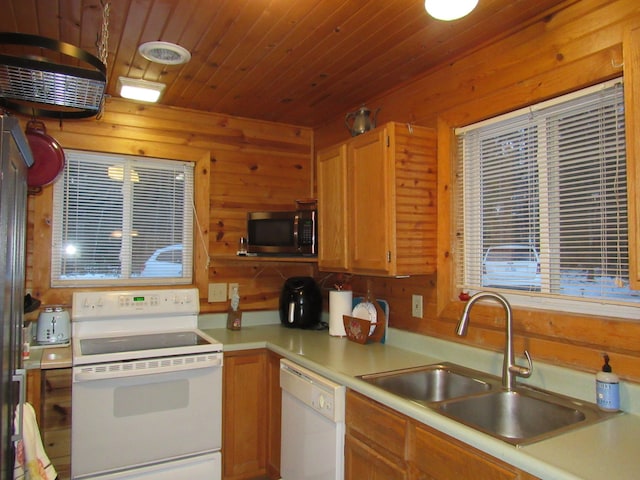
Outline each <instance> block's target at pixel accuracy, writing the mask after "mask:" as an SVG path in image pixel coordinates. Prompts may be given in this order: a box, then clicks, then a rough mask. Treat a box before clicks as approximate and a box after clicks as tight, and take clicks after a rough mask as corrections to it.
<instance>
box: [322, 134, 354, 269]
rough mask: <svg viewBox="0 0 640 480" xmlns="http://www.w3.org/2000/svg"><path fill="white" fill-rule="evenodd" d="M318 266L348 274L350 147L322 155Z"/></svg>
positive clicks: (329, 150) (335, 149) (339, 147)
mask: <svg viewBox="0 0 640 480" xmlns="http://www.w3.org/2000/svg"><path fill="white" fill-rule="evenodd" d="M316 168H317V181H318V225H319V231H318V250H319V252H318V264H319V265H320V267H321V269H322V270H330V271H333V272H346V271H347V270H348V269H349V263H348V262H347V227H348V223H347V214H346V208H347V175H346V172H347V146H346V145H337V146H334V147H331V148H327V149H324V150H322V151H320V152H318V156H317V162H316Z"/></svg>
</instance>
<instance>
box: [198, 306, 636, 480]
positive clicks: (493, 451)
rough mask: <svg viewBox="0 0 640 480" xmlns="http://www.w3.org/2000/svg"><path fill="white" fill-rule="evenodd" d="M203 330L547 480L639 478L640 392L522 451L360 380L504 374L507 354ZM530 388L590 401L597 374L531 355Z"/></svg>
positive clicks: (627, 392)
mask: <svg viewBox="0 0 640 480" xmlns="http://www.w3.org/2000/svg"><path fill="white" fill-rule="evenodd" d="M201 318H202V321H201V323H200V328H202V329H203V330H204V331H205V332H206V333H208V334H209V335H211V336H212V337H214V338H216V339H217V340H219V341H220V342H222V343H223V345H224V350H225V351H234V350H245V349H253V348H268V349H270V350H272V351H274V352H276V353H278V354H280V355H283V356H284V357H286V358H289V359H290V360H292V361H294V362H296V363H298V364H300V365H302V366H304V367H306V368H309V369H310V370H313V371H315V372H317V373H319V374H321V375H324V376H325V377H327V378H329V379H331V380H333V381H335V382H337V383H340V384H343V385H345V386H347V387H348V388H351V389H353V390H356V391H358V392H360V393H363V394H365V395H367V396H369V397H371V398H373V399H375V400H377V401H379V402H381V403H384V404H386V405H388V406H389V407H391V408H393V409H395V410H397V411H399V412H401V413H403V414H405V415H408V416H410V417H412V418H414V419H416V420H418V421H420V422H423V423H425V424H427V425H429V426H431V427H434V428H436V429H438V430H440V431H442V432H443V433H445V434H447V435H450V436H452V437H455V438H458V439H459V440H461V441H463V442H466V443H468V444H470V445H472V446H474V447H476V448H478V449H480V450H483V451H485V452H487V453H488V454H490V455H493V456H494V457H497V458H500V459H502V460H504V461H506V462H507V463H510V464H512V465H514V466H516V467H518V468H520V469H522V470H525V471H527V472H529V473H531V474H533V475H535V476H537V477H540V478H543V479H553V480H562V479H572V480H575V479H593V480H596V479H602V478H607V477H609V478H615V479H616V480H623V479H629V480H630V479H634V480H636V479H638V478H640V458H639V457H638V456H637V450H638V447H637V439H638V438H640V416H639V415H638V412H637V411H633V412H631V413H629V412H630V411H631V410H632V406H633V407H635V408H637V406H636V405H637V403H638V401H637V400H638V390H639V388H637V387H638V386H632V385H623V390H622V403H623V404H622V408H623V409H624V410H625V411H626V412H627V413H625V414H623V415H620V416H616V417H614V418H612V419H608V420H606V421H604V422H601V423H597V424H595V425H591V426H587V427H582V428H578V429H576V430H573V431H571V432H567V433H564V434H562V435H558V436H556V437H554V438H551V439H549V440H543V441H540V442H538V443H535V444H532V445H527V446H523V447H514V446H512V445H510V444H507V443H506V442H503V441H500V440H497V439H495V438H493V437H490V436H488V435H485V434H483V433H480V432H478V431H476V430H473V429H471V428H468V427H466V426H464V425H462V424H460V423H458V422H455V421H453V420H450V419H448V418H446V417H444V416H443V415H440V414H438V413H437V412H435V411H433V410H431V409H428V408H425V407H421V406H419V405H417V404H414V403H412V402H410V401H406V400H403V399H401V398H400V397H397V396H395V395H391V394H388V393H386V392H383V391H382V390H380V389H378V388H376V387H373V386H371V385H369V384H368V383H366V382H363V381H362V380H359V379H358V378H356V377H357V376H358V375H362V374H366V373H375V372H382V371H387V370H394V369H399V368H406V367H411V366H418V365H425V364H430V363H436V362H441V361H450V362H455V363H458V364H461V365H464V366H467V367H471V368H475V369H477V370H482V371H485V372H488V373H492V374H494V375H496V374H497V375H499V372H500V368H501V364H502V355H501V354H496V353H491V352H486V351H484V350H480V349H476V348H471V347H468V346H464V345H461V344H457V343H454V342H447V341H443V340H439V339H434V338H432V337H426V336H423V335H416V334H411V333H408V332H403V331H400V330H395V329H390V330H389V337H388V339H387V343H386V344H380V343H378V344H368V345H359V344H357V343H354V342H351V341H349V340H347V339H346V338H339V337H331V336H330V335H329V334H328V332H327V331H326V330H325V331H306V330H298V329H289V328H285V327H283V326H281V325H280V324H279V323H278V324H271V325H269V324H257V325H250V326H243V328H242V329H241V330H238V331H231V330H227V329H226V328H216V327H219V326H222V325H223V323H220V322H219V321H211V318H213V317H211V318H207V317H201ZM532 356H533V362H534V375H533V376H532V378H531V379H530V381H527V383H531V384H532V385H535V386H538V387H540V388H546V389H548V390H552V391H556V392H559V393H562V394H565V395H570V396H574V397H577V398H581V399H583V400H586V401H590V402H593V400H594V398H593V396H594V395H595V393H594V388H595V387H594V382H595V380H594V378H595V376H594V375H589V374H585V373H581V372H574V371H571V370H568V369H563V368H559V367H554V366H552V365H545V364H542V363H540V362H536V360H535V353H532Z"/></svg>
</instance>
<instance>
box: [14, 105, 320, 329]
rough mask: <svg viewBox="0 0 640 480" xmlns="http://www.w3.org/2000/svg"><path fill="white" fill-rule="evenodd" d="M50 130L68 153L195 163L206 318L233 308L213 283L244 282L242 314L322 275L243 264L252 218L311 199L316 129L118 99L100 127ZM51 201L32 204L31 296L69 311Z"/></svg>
mask: <svg viewBox="0 0 640 480" xmlns="http://www.w3.org/2000/svg"><path fill="white" fill-rule="evenodd" d="M45 124H46V127H47V133H48V134H49V135H51V136H52V137H54V138H55V139H56V140H57V141H58V142H59V143H60V145H61V146H62V147H63V149H64V148H68V149H79V150H92V151H104V152H110V153H121V154H129V155H138V156H152V157H159V158H169V159H176V160H192V161H194V162H196V169H195V182H196V183H195V208H196V212H197V217H198V222H197V223H199V225H200V229H201V234H200V233H198V232H195V233H194V252H195V253H194V269H195V276H194V285H195V286H197V287H198V289H199V291H200V298H201V302H200V303H201V312H203V313H204V312H220V311H226V310H227V308H228V305H227V304H226V303H224V302H219V303H209V302H208V301H207V295H208V286H207V285H208V283H213V282H225V283H230V282H234V283H239V286H240V294H241V303H240V304H241V308H242V309H245V310H257V309H276V308H277V306H278V299H279V293H280V289H281V287H282V283H283V278H286V277H289V276H294V275H312V274H313V268H312V267H310V266H309V264H297V263H291V264H287V263H265V264H262V263H261V264H258V263H256V262H252V261H251V259H249V261H244V262H239V261H238V259H236V257H235V253H236V250H237V246H238V239H239V237H241V236H244V235H246V232H245V228H246V213H247V212H248V211H254V210H292V209H294V208H295V200H297V199H308V198H310V197H312V195H313V189H312V185H313V175H312V172H313V168H312V144H313V132H312V130H311V129H308V128H300V127H295V126H291V125H284V124H276V123H270V122H260V121H254V120H248V119H243V118H237V117H230V116H225V115H218V114H212V113H206V112H198V111H189V110H183V109H176V108H168V107H162V106H157V105H143V104H139V103H134V102H129V101H127V100H122V99H109V100H108V101H107V105H106V108H105V112H104V115H103V116H102V118H101V119H99V120H96V119H86V120H68V121H64V122H63V123H61V124H58V122H56V121H51V120H45ZM52 195H53V186H52V185H49V186H46V187H44V188H43V189H42V192H41V193H39V194H37V195H30V196H29V201H28V205H29V213H28V231H27V284H26V288H27V289H28V290H29V291H31V293H32V295H34V296H35V297H37V298H39V299H40V300H41V301H42V303H43V305H46V304H49V305H57V304H63V305H69V304H70V303H71V294H72V291H73V290H77V289H70V288H51V286H50V272H51V267H50V266H51V218H52ZM158 201H159V202H161V201H162V199H158ZM204 245H206V246H207V248H208V252H205V249H204ZM207 254H208V255H209V257H210V262H209V263H207ZM32 315H33V314H32ZM36 318H37V313H36Z"/></svg>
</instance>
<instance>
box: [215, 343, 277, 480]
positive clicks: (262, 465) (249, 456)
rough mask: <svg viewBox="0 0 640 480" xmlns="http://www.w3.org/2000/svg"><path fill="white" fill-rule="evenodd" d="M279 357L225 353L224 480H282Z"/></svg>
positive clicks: (253, 352)
mask: <svg viewBox="0 0 640 480" xmlns="http://www.w3.org/2000/svg"><path fill="white" fill-rule="evenodd" d="M276 366H277V368H278V372H279V357H278V356H277V355H275V354H272V353H270V352H268V351H267V350H266V349H260V350H243V351H236V352H225V354H224V369H223V372H224V373H223V393H222V402H223V404H222V411H223V418H222V477H223V479H224V480H247V479H257V478H264V479H267V478H279V466H280V434H279V432H280V400H279V397H280V385H279V375H278V374H277V372H276V371H275V370H276Z"/></svg>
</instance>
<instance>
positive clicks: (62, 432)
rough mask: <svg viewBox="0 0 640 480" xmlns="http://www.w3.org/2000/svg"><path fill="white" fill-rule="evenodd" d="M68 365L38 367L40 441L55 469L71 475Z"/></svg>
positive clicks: (60, 476)
mask: <svg viewBox="0 0 640 480" xmlns="http://www.w3.org/2000/svg"><path fill="white" fill-rule="evenodd" d="M71 380H72V372H71V368H56V369H52V370H42V389H41V392H42V404H41V405H42V407H41V408H42V412H41V422H40V430H41V431H42V443H43V445H44V448H45V450H46V452H47V455H48V456H49V459H50V460H51V463H52V464H53V466H54V467H56V470H57V472H58V479H59V480H64V479H68V478H71Z"/></svg>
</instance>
